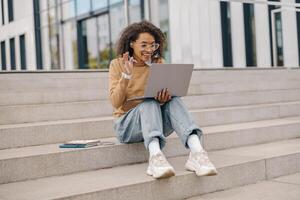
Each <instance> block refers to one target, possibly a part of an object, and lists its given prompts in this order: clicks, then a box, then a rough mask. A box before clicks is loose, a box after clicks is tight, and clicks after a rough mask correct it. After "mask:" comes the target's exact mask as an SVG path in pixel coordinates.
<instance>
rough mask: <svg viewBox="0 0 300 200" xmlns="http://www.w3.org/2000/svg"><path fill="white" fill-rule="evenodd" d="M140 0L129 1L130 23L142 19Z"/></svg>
mask: <svg viewBox="0 0 300 200" xmlns="http://www.w3.org/2000/svg"><path fill="white" fill-rule="evenodd" d="M141 14H142V13H141V4H140V0H130V1H129V20H130V23H134V22H139V21H141V20H142V15H141Z"/></svg>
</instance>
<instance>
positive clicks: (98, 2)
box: [92, 0, 108, 10]
mask: <svg viewBox="0 0 300 200" xmlns="http://www.w3.org/2000/svg"><path fill="white" fill-rule="evenodd" d="M92 5H93V10H97V9H101V8H106V7H107V6H108V0H93V1H92Z"/></svg>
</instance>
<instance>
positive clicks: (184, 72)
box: [127, 63, 194, 101]
mask: <svg viewBox="0 0 300 200" xmlns="http://www.w3.org/2000/svg"><path fill="white" fill-rule="evenodd" d="M193 69H194V64H158V63H153V64H152V65H151V66H150V72H149V76H148V81H147V84H146V86H145V93H144V96H138V97H134V98H130V99H127V101H131V100H137V99H145V98H154V97H156V96H157V93H158V92H159V91H161V90H162V89H165V88H168V91H169V93H170V95H171V96H172V97H174V96H178V97H180V96H186V95H187V92H188V88H189V84H190V80H191V76H192V72H193Z"/></svg>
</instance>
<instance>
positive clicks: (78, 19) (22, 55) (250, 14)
mask: <svg viewBox="0 0 300 200" xmlns="http://www.w3.org/2000/svg"><path fill="white" fill-rule="evenodd" d="M265 1H266V3H267V2H275V3H276V2H280V1H279V0H278V1H276V0H273V1H267V0H265ZM127 2H128V16H129V17H128V21H129V23H133V22H138V21H141V20H145V19H146V20H150V21H151V22H153V23H154V24H155V25H157V26H158V27H160V28H161V29H162V30H163V32H164V34H165V35H166V37H167V46H166V53H165V55H164V57H165V58H166V60H167V62H173V63H194V64H195V65H196V66H197V67H200V68H201V67H205V68H222V67H237V68H238V67H272V66H286V67H298V66H299V60H300V56H299V48H300V43H299V41H300V13H299V12H298V11H297V10H296V7H295V5H293V6H291V5H292V4H295V3H300V0H281V3H282V5H267V4H263V3H257V4H246V3H241V2H237V1H235V0H232V1H230V2H226V1H222V0H221V1H219V0H187V1H182V0H128V1H127ZM260 2H261V1H260ZM280 9H281V10H280ZM275 10H276V12H275ZM277 11H278V12H277ZM273 12H275V13H274V14H272V13H273ZM272 16H274V20H273V25H272ZM125 26H126V18H125V9H124V1H123V0H0V66H1V67H0V69H1V70H76V69H105V68H108V65H109V62H110V60H111V59H113V58H115V57H116V53H115V50H114V47H115V44H116V41H117V39H118V37H119V34H120V32H121V30H122V29H123V28H124V27H125Z"/></svg>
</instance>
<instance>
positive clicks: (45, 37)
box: [41, 26, 51, 70]
mask: <svg viewBox="0 0 300 200" xmlns="http://www.w3.org/2000/svg"><path fill="white" fill-rule="evenodd" d="M41 34H42V49H43V55H42V57H43V59H42V60H43V65H44V66H43V69H48V70H49V69H51V59H50V58H51V57H50V40H49V27H48V26H44V27H42V28H41Z"/></svg>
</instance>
